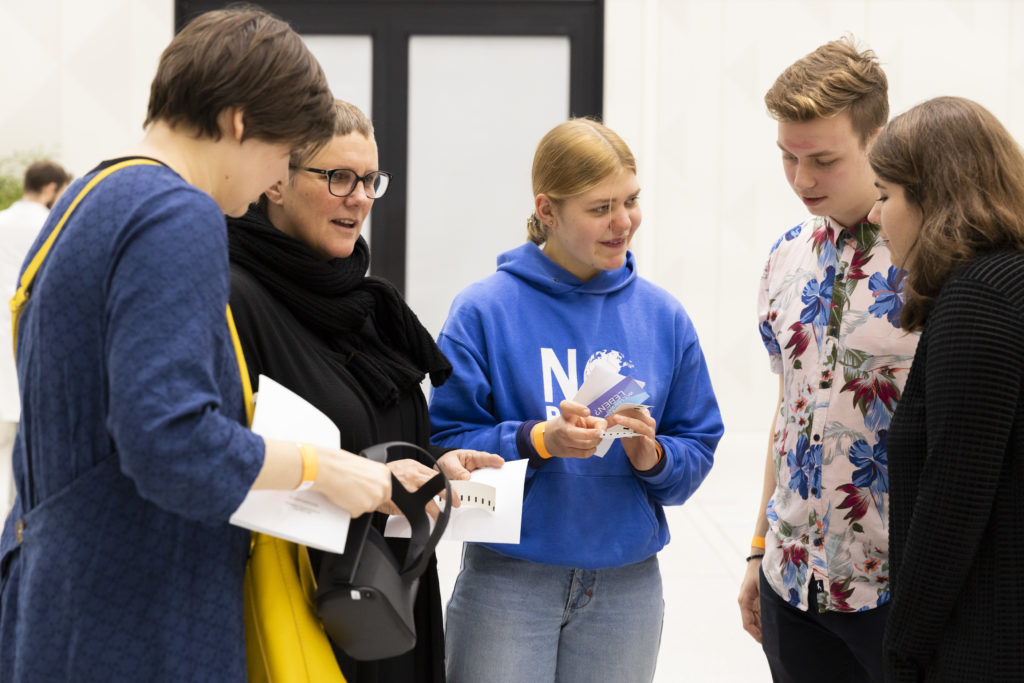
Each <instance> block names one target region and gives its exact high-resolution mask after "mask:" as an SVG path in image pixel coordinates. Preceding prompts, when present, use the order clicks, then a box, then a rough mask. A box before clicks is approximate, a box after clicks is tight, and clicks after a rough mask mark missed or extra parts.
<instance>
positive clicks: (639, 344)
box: [430, 119, 722, 683]
mask: <svg viewBox="0 0 1024 683" xmlns="http://www.w3.org/2000/svg"><path fill="white" fill-rule="evenodd" d="M533 192H534V195H535V199H534V213H533V215H531V216H530V218H529V221H528V223H527V229H528V233H529V241H528V242H527V243H526V244H524V245H522V246H520V247H518V248H516V249H513V250H511V251H508V252H506V253H504V254H502V255H500V256H499V257H498V269H497V272H496V273H494V274H493V275H491V276H489V277H487V278H485V279H484V280H481V281H480V282H477V283H475V284H473V285H470V286H469V287H468V288H467V289H466V290H465V291H463V292H462V293H461V294H459V296H458V297H456V299H455V302H454V303H453V304H452V308H451V311H450V313H449V316H448V320H447V321H446V322H445V325H444V328H443V329H442V331H441V335H440V339H439V341H438V344H439V346H440V347H441V349H442V350H443V351H444V353H445V354H446V355H447V356H448V358H449V359H450V361H451V363H452V365H453V367H454V372H453V375H452V378H451V379H450V380H449V381H448V383H446V384H445V385H444V386H442V387H438V388H436V389H434V390H433V393H432V395H431V401H430V412H431V424H432V429H433V440H434V441H435V442H436V443H437V444H439V445H442V446H448V447H453V448H456V447H457V448H470V449H475V450H480V451H487V452H492V453H498V454H500V455H501V456H502V457H503V458H505V460H507V461H513V460H520V459H525V460H528V461H529V463H528V466H527V474H526V489H525V492H524V501H523V520H522V530H521V539H520V543H519V544H515V545H511V544H475V543H471V544H466V546H465V549H464V553H463V562H462V569H461V571H460V573H459V577H458V579H457V581H456V584H455V589H454V592H453V594H452V599H451V601H450V602H449V604H448V613H447V668H448V680H449V682H450V683H469V682H474V681H483V680H486V681H489V682H500V681H510V682H511V681H524V680H529V681H555V680H557V681H559V682H560V683H563V682H569V681H580V682H581V683H582V682H587V683H589V682H591V681H596V680H624V681H625V680H628V681H650V680H652V679H653V677H654V669H655V664H656V662H657V656H658V649H659V646H660V640H661V637H660V635H661V627H662V621H663V617H664V600H663V598H662V586H661V573H660V570H659V568H658V558H657V553H658V551H659V550H661V549H662V548H663V547H664V546H665V544H666V543H668V540H669V532H668V526H667V524H666V521H665V514H664V510H663V506H665V505H680V504H682V503H683V502H685V501H686V499H687V498H689V496H690V495H691V494H692V493H693V492H694V491H695V490H696V488H697V486H699V485H700V482H701V481H703V479H704V477H705V476H707V473H708V471H709V470H710V469H711V464H712V460H713V454H714V450H715V447H716V445H717V443H718V440H719V439H720V438H721V435H722V421H721V416H720V414H719V411H718V404H717V402H716V400H715V395H714V391H713V390H712V388H711V382H710V379H709V377H708V372H707V366H706V364H705V361H704V354H703V352H702V351H701V348H700V343H699V342H698V340H697V334H696V332H695V330H694V327H693V324H692V322H691V321H690V318H689V316H687V314H686V311H685V310H684V309H683V307H682V305H681V304H680V303H679V302H678V301H677V300H676V299H675V298H673V297H672V295H670V294H669V293H668V292H666V291H664V290H663V289H661V288H659V287H657V286H655V285H654V284H652V283H650V282H648V281H647V280H644V279H642V278H640V277H639V276H638V275H637V269H636V262H635V260H634V257H633V254H632V253H631V252H630V251H629V244H630V240H631V239H632V238H633V235H634V234H635V233H636V230H637V228H639V226H640V219H641V211H640V198H639V195H640V185H639V183H638V181H637V176H636V161H635V160H634V158H633V155H632V153H631V152H630V150H629V148H628V147H627V146H626V144H625V143H624V142H623V141H622V139H621V138H620V137H619V136H618V135H616V134H615V133H614V132H613V131H611V130H610V129H608V128H607V127H605V126H604V125H602V124H600V123H598V122H596V121H593V120H590V119H572V120H570V121H567V122H565V123H562V124H560V125H558V126H556V127H555V128H554V129H552V130H551V131H550V132H549V133H548V134H547V135H546V136H545V137H544V138H543V139H542V140H541V142H540V145H539V146H538V148H537V152H536V155H535V156H534V161H533ZM591 372H600V373H603V375H604V376H605V377H612V378H615V377H616V375H618V376H619V377H620V378H621V380H620V381H619V382H618V383H617V384H616V385H615V387H614V388H613V389H612V390H611V391H609V392H608V393H607V396H604V397H602V398H598V399H596V400H592V401H589V403H588V405H582V404H580V403H576V402H574V401H573V399H574V398H576V395H577V391H579V389H580V386H581V385H582V384H583V383H584V380H585V379H586V377H587V376H588V375H589V374H590V373H591ZM623 397H625V402H626V403H636V404H643V405H644V407H640V408H633V409H626V410H622V411H620V412H617V413H614V412H612V411H613V410H614V408H615V405H616V401H617V400H619V399H622V398H623ZM609 408H611V410H608V409H609ZM624 428H625V429H628V430H630V431H631V432H632V434H633V436H629V437H627V438H618V439H615V440H614V441H613V442H611V443H612V445H611V446H610V448H609V447H608V443H609V442H608V440H607V439H603V438H602V436H603V435H604V434H605V432H606V430H612V431H620V430H622V429H624Z"/></svg>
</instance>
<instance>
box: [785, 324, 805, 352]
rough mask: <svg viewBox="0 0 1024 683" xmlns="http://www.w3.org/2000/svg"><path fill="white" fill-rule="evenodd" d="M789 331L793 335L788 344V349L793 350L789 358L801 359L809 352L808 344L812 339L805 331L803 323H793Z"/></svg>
mask: <svg viewBox="0 0 1024 683" xmlns="http://www.w3.org/2000/svg"><path fill="white" fill-rule="evenodd" d="M789 329H790V331H791V332H792V333H793V334H792V336H790V338H789V343H787V344H786V348H787V349H790V348H791V349H793V350H792V351H791V352H790V354H789V357H790V358H799V357H800V356H802V355H803V353H804V351H806V350H807V344H808V343H810V341H811V337H810V335H809V334H807V333H806V332H805V331H804V326H803V323H793V324H792V325H790V326H789Z"/></svg>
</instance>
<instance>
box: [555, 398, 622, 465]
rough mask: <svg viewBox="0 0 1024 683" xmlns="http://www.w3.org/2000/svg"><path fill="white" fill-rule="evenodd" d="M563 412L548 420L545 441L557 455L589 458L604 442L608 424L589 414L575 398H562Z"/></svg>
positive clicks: (559, 456) (561, 406) (561, 407)
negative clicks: (603, 437) (565, 399)
mask: <svg viewBox="0 0 1024 683" xmlns="http://www.w3.org/2000/svg"><path fill="white" fill-rule="evenodd" d="M559 408H560V409H561V414H560V415H559V416H558V417H556V418H553V419H551V420H548V421H547V425H546V426H545V428H544V443H545V445H546V447H547V450H548V452H549V453H551V455H553V456H555V457H558V458H589V457H590V456H592V455H593V454H594V450H595V449H596V448H597V447H598V446H600V444H601V435H602V434H603V433H604V431H605V429H606V428H607V426H608V424H607V422H606V421H605V420H604V419H603V418H595V417H592V416H591V415H590V410H589V409H588V408H587V407H586V406H584V405H582V404H580V403H576V402H574V401H562V403H561V405H560V406H559Z"/></svg>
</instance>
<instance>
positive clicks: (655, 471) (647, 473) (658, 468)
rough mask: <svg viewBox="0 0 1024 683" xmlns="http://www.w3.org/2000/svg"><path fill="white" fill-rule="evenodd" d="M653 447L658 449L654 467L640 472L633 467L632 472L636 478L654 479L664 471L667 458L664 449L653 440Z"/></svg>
mask: <svg viewBox="0 0 1024 683" xmlns="http://www.w3.org/2000/svg"><path fill="white" fill-rule="evenodd" d="M654 447H655V448H656V449H658V456H659V457H658V462H657V463H655V465H654V467H652V468H651V469H649V470H642V471H641V470H638V469H637V468H635V467H633V471H634V472H636V473H637V475H638V476H641V477H656V476H658V475H659V474H661V473H662V472H663V471H664V469H665V463H666V462H668V458H667V457H666V456H665V449H664V448H662V447H661V444H660V443H658V440H657V439H655V440H654ZM630 467H632V465H630Z"/></svg>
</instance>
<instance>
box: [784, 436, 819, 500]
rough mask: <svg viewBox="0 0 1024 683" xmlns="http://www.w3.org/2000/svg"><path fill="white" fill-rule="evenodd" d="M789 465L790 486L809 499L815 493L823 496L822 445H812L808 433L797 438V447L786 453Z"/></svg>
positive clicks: (815, 495) (816, 495)
mask: <svg viewBox="0 0 1024 683" xmlns="http://www.w3.org/2000/svg"><path fill="white" fill-rule="evenodd" d="M786 464H787V465H789V488H791V489H793V490H794V491H795V492H797V493H799V494H800V497H801V498H803V499H804V500H807V497H808V495H810V494H812V493H813V494H814V497H815V498H821V446H811V445H810V442H809V441H808V440H807V435H806V434H801V435H800V438H799V439H797V442H796V448H795V449H794V450H791V451H790V452H789V453H787V454H786Z"/></svg>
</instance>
